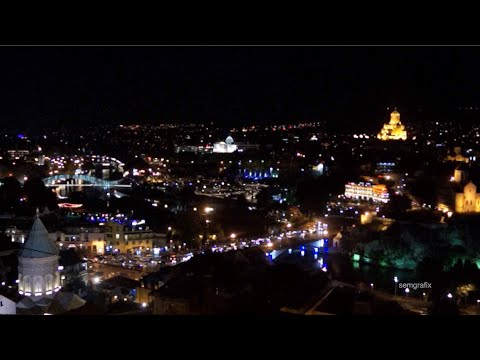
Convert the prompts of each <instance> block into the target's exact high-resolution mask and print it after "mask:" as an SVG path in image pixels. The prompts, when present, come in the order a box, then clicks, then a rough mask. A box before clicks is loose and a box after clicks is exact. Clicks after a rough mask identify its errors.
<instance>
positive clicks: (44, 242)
mask: <svg viewBox="0 0 480 360" xmlns="http://www.w3.org/2000/svg"><path fill="white" fill-rule="evenodd" d="M58 253H59V250H58V247H57V245H55V243H54V242H53V241H51V240H50V239H49V238H48V231H47V229H46V228H45V225H43V223H42V220H40V217H38V215H37V217H36V218H35V221H34V222H33V226H32V229H31V230H30V233H29V234H28V238H27V241H26V242H25V244H23V247H22V248H21V249H20V251H19V253H18V256H19V257H23V258H44V257H49V256H52V255H58Z"/></svg>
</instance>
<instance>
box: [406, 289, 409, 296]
mask: <svg viewBox="0 0 480 360" xmlns="http://www.w3.org/2000/svg"><path fill="white" fill-rule="evenodd" d="M409 292H410V289H409V288H406V289H405V296H408V293H409Z"/></svg>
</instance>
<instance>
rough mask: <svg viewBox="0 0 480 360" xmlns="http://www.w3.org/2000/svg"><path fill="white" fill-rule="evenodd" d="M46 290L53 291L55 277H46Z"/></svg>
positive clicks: (48, 275) (49, 275)
mask: <svg viewBox="0 0 480 360" xmlns="http://www.w3.org/2000/svg"><path fill="white" fill-rule="evenodd" d="M45 290H46V291H52V290H53V275H52V274H47V275H45Z"/></svg>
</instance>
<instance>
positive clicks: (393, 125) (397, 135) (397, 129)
mask: <svg viewBox="0 0 480 360" xmlns="http://www.w3.org/2000/svg"><path fill="white" fill-rule="evenodd" d="M377 137H378V138H379V139H380V140H407V131H406V130H405V126H404V125H402V123H401V122H400V113H399V112H398V111H396V110H395V111H393V112H392V113H391V114H390V122H389V123H388V124H384V125H383V128H382V130H380V132H379V133H378V135H377Z"/></svg>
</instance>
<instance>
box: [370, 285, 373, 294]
mask: <svg viewBox="0 0 480 360" xmlns="http://www.w3.org/2000/svg"><path fill="white" fill-rule="evenodd" d="M370 288H371V289H372V293H373V283H371V284H370Z"/></svg>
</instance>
